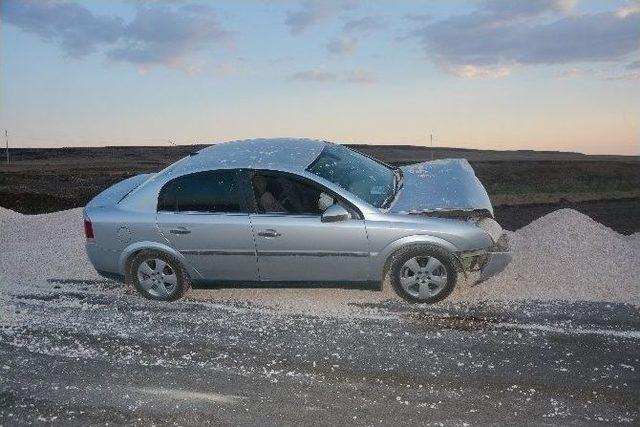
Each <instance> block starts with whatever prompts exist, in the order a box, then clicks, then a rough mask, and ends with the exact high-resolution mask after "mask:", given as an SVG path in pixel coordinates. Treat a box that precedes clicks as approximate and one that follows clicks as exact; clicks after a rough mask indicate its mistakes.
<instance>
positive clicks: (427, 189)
mask: <svg viewBox="0 0 640 427" xmlns="http://www.w3.org/2000/svg"><path fill="white" fill-rule="evenodd" d="M400 169H401V170H402V173H403V174H404V187H403V189H402V190H401V192H400V194H399V195H398V198H397V200H396V201H395V202H394V204H393V205H391V207H390V208H389V211H391V212H396V213H427V212H439V211H442V212H447V211H462V212H472V211H486V212H489V213H490V214H491V216H493V207H492V206H491V201H490V200H489V195H488V194H487V190H485V188H484V186H483V185H482V184H481V183H480V180H478V178H477V177H476V174H475V173H474V171H473V168H472V167H471V165H470V164H469V162H468V161H467V160H465V159H442V160H432V161H430V162H423V163H417V164H415V165H409V166H403V167H401V168H400Z"/></svg>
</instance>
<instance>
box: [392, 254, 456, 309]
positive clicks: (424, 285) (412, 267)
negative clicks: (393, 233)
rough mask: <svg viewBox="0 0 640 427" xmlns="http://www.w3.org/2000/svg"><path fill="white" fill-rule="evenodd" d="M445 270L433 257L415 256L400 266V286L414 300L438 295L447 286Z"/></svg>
mask: <svg viewBox="0 0 640 427" xmlns="http://www.w3.org/2000/svg"><path fill="white" fill-rule="evenodd" d="M447 279H448V277H447V269H446V268H445V266H444V265H443V264H442V262H440V261H439V260H438V259H437V258H435V257H430V256H416V257H413V258H411V259H409V260H407V261H406V262H405V263H404V264H402V268H401V269H400V285H401V286H402V289H404V290H405V292H407V293H408V294H409V295H411V296H412V297H414V298H419V299H427V298H432V297H434V296H436V295H438V294H439V293H440V292H442V290H443V289H444V288H445V287H446V285H447Z"/></svg>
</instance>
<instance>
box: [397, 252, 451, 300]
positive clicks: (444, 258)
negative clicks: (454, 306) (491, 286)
mask: <svg viewBox="0 0 640 427" xmlns="http://www.w3.org/2000/svg"><path fill="white" fill-rule="evenodd" d="M414 257H434V258H436V259H437V260H438V261H440V263H441V264H442V266H443V267H444V268H445V270H446V273H447V281H446V284H445V285H444V286H443V287H442V288H441V289H440V290H439V291H438V293H437V294H435V295H433V296H431V297H429V298H419V297H417V296H415V295H411V294H410V293H409V292H408V291H407V290H405V289H404V288H403V287H402V285H401V283H400V275H401V269H402V267H403V266H404V264H405V262H407V261H409V260H410V259H411V258H414ZM389 263H390V266H389V270H388V271H389V273H390V274H389V280H390V282H391V285H392V286H393V290H394V291H395V292H396V294H398V296H400V297H401V298H403V299H404V300H406V301H408V302H411V303H422V304H433V303H435V302H438V301H442V300H443V299H445V298H446V297H448V296H449V295H450V294H451V292H453V289H454V288H455V286H456V283H457V281H458V269H457V268H456V266H457V262H456V259H455V256H454V255H453V254H452V253H451V252H449V251H448V250H446V249H444V248H441V247H439V246H434V245H414V246H410V247H408V248H405V249H400V250H399V251H397V252H396V253H394V254H393V255H392V257H391V259H390V261H389Z"/></svg>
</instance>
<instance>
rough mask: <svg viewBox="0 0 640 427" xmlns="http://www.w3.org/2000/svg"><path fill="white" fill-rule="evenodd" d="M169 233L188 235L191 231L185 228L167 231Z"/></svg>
mask: <svg viewBox="0 0 640 427" xmlns="http://www.w3.org/2000/svg"><path fill="white" fill-rule="evenodd" d="M169 233H171V234H189V233H191V230H188V229H187V228H185V227H178V228H171V229H169Z"/></svg>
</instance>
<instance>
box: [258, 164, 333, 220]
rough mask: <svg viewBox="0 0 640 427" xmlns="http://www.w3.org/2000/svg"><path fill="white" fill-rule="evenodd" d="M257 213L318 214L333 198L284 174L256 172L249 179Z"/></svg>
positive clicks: (331, 202)
mask: <svg viewBox="0 0 640 427" xmlns="http://www.w3.org/2000/svg"><path fill="white" fill-rule="evenodd" d="M251 184H252V186H253V194H254V196H255V199H256V205H257V208H258V212H259V213H287V214H302V215H320V214H321V213H322V212H323V211H324V209H326V208H327V207H328V206H325V205H327V204H328V205H329V206H330V205H331V204H333V198H331V197H330V196H328V195H326V194H325V193H323V192H322V191H320V189H318V188H316V187H314V186H312V185H309V184H306V183H304V182H301V181H299V180H296V179H292V178H290V177H288V176H284V175H271V174H265V175H262V174H256V175H254V176H253V179H252V180H251Z"/></svg>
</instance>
